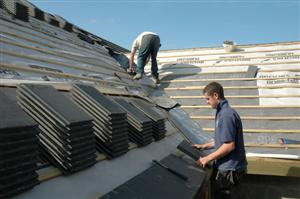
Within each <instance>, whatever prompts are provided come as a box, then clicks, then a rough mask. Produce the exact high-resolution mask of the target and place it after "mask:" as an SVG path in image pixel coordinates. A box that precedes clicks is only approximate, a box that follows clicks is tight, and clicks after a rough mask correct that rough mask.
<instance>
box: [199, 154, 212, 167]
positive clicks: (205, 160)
mask: <svg viewBox="0 0 300 199" xmlns="http://www.w3.org/2000/svg"><path fill="white" fill-rule="evenodd" d="M197 162H198V164H199V166H201V167H203V168H205V166H206V165H207V164H208V163H209V162H210V159H209V157H208V156H205V157H203V158H201V157H200V158H199V159H198V161H197Z"/></svg>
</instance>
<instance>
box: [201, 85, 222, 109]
mask: <svg viewBox="0 0 300 199" xmlns="http://www.w3.org/2000/svg"><path fill="white" fill-rule="evenodd" d="M203 96H204V99H205V100H206V103H207V104H208V105H210V106H211V107H212V108H217V106H218V104H219V102H220V101H221V100H223V99H225V97H224V90H223V87H222V85H221V84H219V83H217V82H211V83H209V84H208V85H206V86H205V88H204V89H203Z"/></svg>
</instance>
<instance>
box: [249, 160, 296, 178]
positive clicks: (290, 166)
mask: <svg viewBox="0 0 300 199" xmlns="http://www.w3.org/2000/svg"><path fill="white" fill-rule="evenodd" d="M247 161H248V174H256V175H271V176H291V177H300V160H287V159H275V158H260V157H247Z"/></svg>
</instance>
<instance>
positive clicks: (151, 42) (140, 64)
mask: <svg viewBox="0 0 300 199" xmlns="http://www.w3.org/2000/svg"><path fill="white" fill-rule="evenodd" d="M160 46H161V45H160V38H159V36H158V35H144V36H143V38H142V41H141V44H140V48H139V53H138V57H137V72H138V73H144V67H145V65H146V60H147V58H148V56H149V55H150V56H151V73H152V76H153V77H154V78H156V79H158V72H157V71H158V68H157V61H156V57H157V52H158V50H159V47H160Z"/></svg>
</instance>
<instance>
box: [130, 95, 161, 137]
mask: <svg viewBox="0 0 300 199" xmlns="http://www.w3.org/2000/svg"><path fill="white" fill-rule="evenodd" d="M132 104H133V105H134V106H135V107H137V108H138V109H140V110H141V111H142V112H143V113H144V114H145V115H147V117H149V118H150V119H151V120H152V122H153V129H152V130H153V132H152V135H153V138H154V139H155V140H161V139H163V138H164V137H165V135H166V129H165V118H164V117H163V116H161V115H160V114H158V113H157V112H155V111H154V110H153V109H152V107H151V106H150V105H149V104H147V103H146V102H143V101H141V100H133V101H132Z"/></svg>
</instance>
